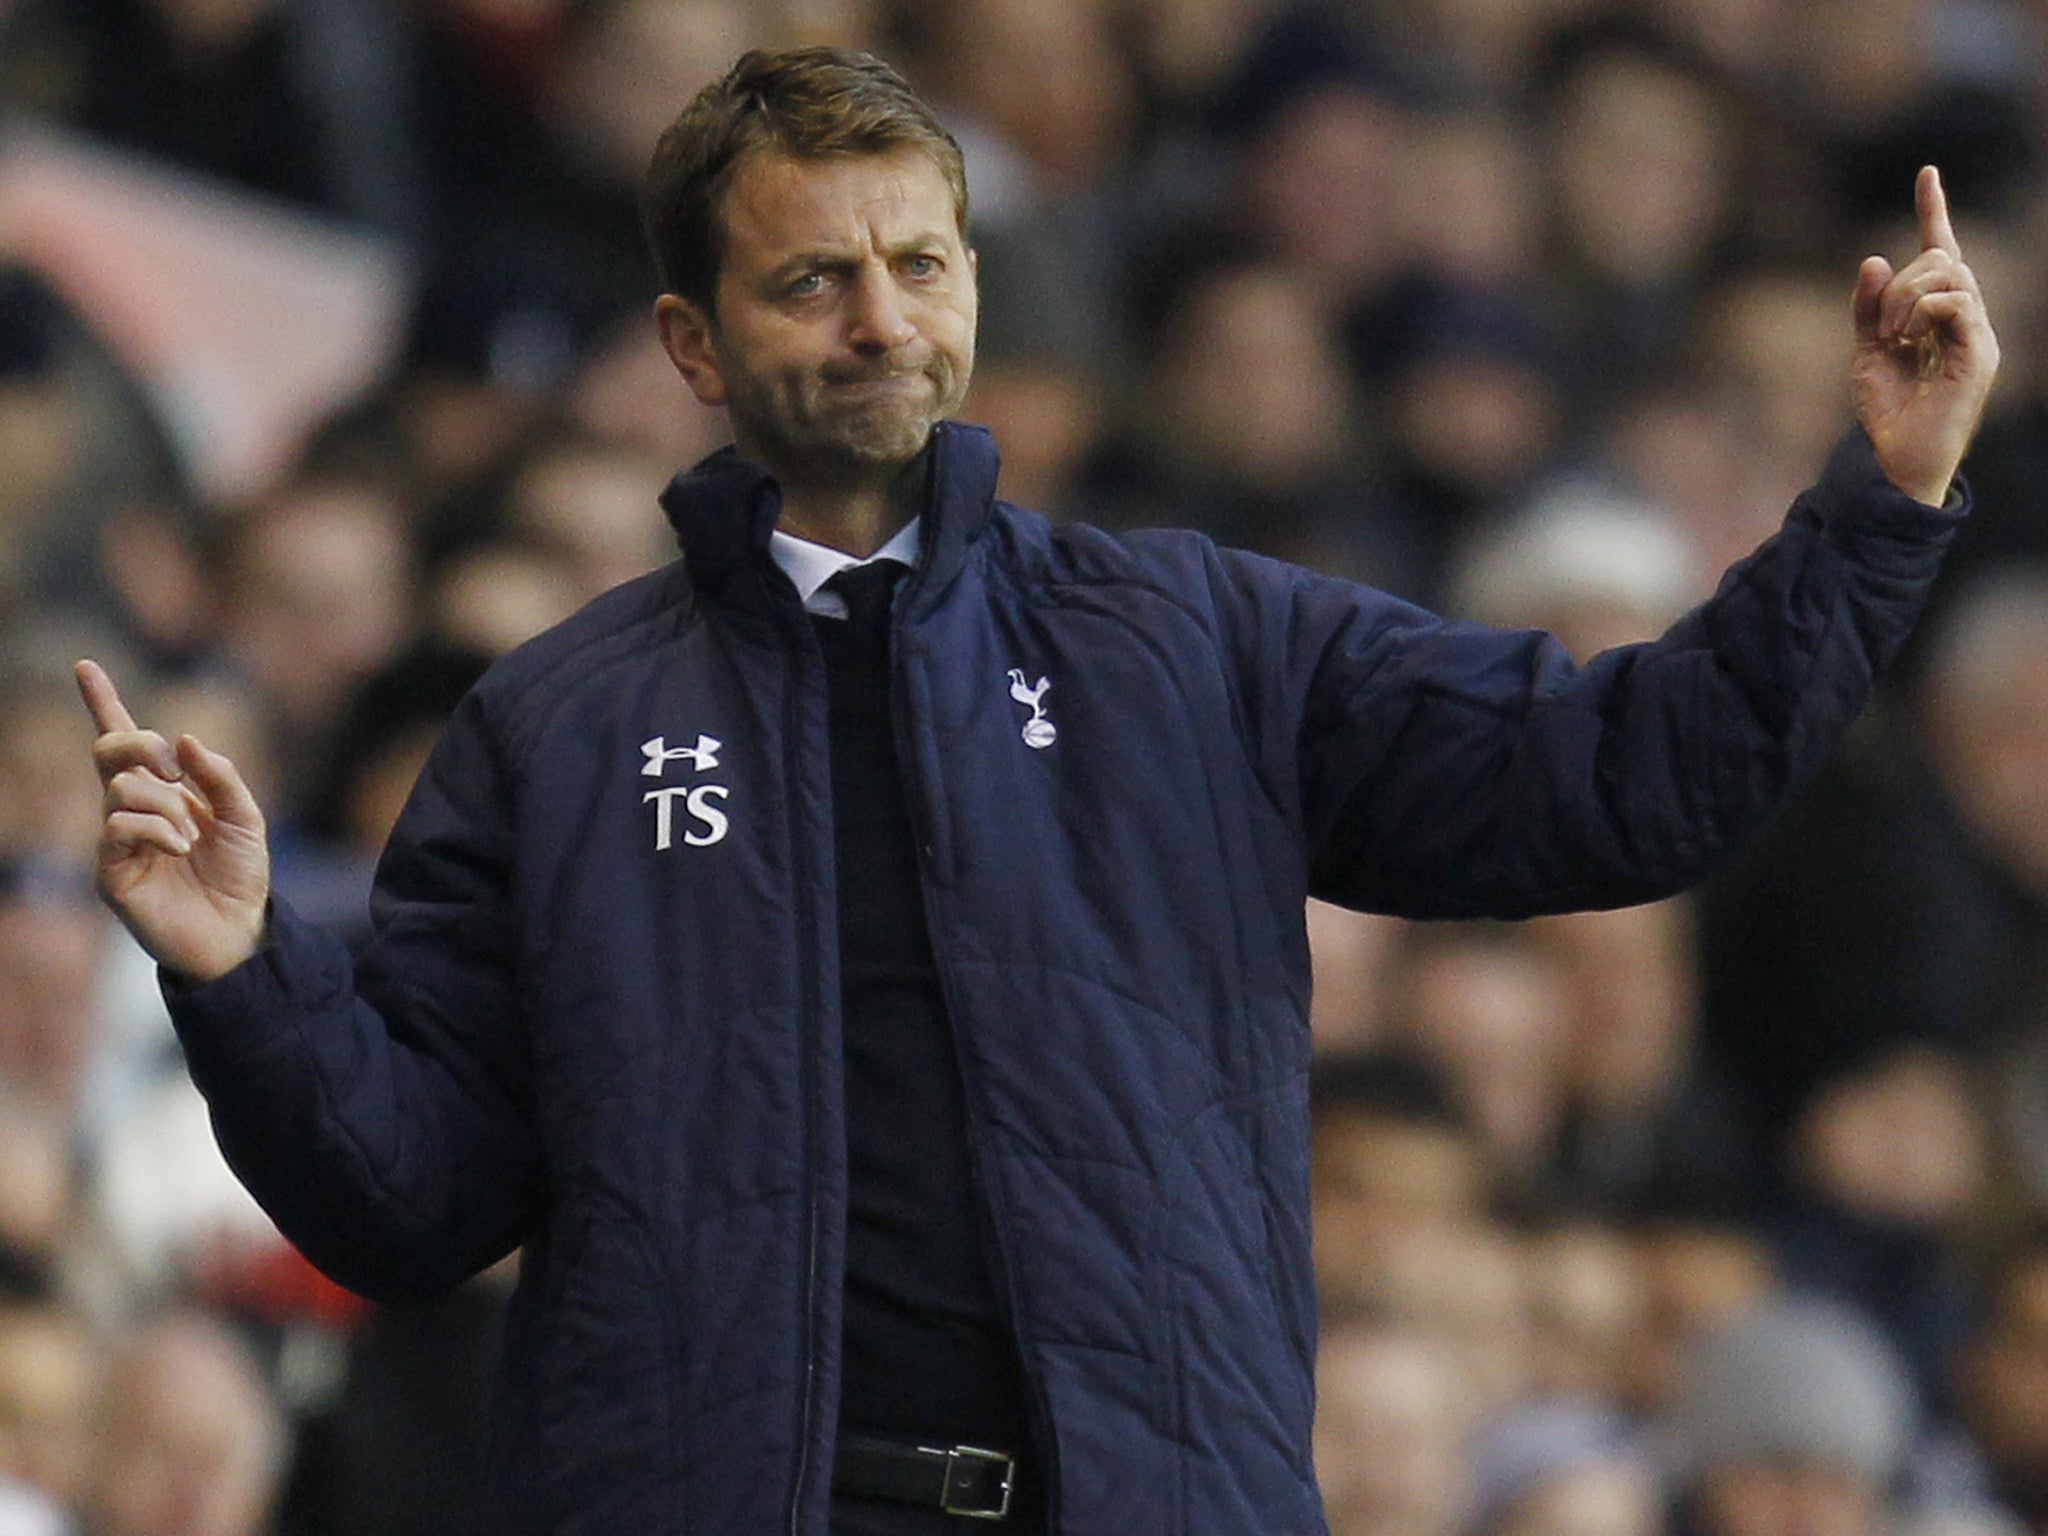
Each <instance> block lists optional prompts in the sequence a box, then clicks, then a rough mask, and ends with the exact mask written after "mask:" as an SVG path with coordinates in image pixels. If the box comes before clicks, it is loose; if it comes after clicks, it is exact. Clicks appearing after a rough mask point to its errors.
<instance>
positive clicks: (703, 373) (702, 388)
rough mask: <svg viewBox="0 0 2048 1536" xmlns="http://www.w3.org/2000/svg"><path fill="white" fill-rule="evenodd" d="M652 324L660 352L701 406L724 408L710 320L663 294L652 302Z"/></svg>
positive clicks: (684, 301)
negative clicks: (657, 338) (681, 377)
mask: <svg viewBox="0 0 2048 1536" xmlns="http://www.w3.org/2000/svg"><path fill="white" fill-rule="evenodd" d="M654 324H655V328H656V329H657V330H659V331H660V332H661V349H662V351H664V352H666V353H667V354H668V360H669V361H670V362H672V363H674V364H675V365H676V372H677V373H680V374H681V375H682V376H683V382H684V383H685V384H687V385H689V386H690V393H691V394H693V395H695V396H696V397H697V399H698V400H699V402H701V403H702V404H704V405H712V406H719V405H724V404H725V374H724V371H723V370H722V369H721V368H720V367H719V362H718V342H717V338H716V337H715V336H714V335H713V334H712V328H711V317H710V316H709V315H707V314H706V313H705V312H704V311H703V310H702V309H700V308H698V306H697V305H696V304H695V303H694V302H692V301H691V300H689V299H686V298H684V297H682V296H681V295H680V294H674V293H664V294H663V295H662V296H661V297H660V298H658V299H656V300H655V301H654Z"/></svg>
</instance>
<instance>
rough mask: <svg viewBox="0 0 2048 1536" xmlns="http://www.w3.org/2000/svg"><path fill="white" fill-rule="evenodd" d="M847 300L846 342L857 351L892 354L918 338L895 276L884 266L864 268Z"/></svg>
mask: <svg viewBox="0 0 2048 1536" xmlns="http://www.w3.org/2000/svg"><path fill="white" fill-rule="evenodd" d="M849 298H850V303H849V305H848V312H847V340H848V341H849V342H850V343H851V344H852V345H853V346H854V348H855V349H856V350H858V351H862V352H877V353H879V352H893V351H895V350H896V348H898V347H900V346H903V345H905V344H906V343H907V342H909V341H910V340H912V339H913V338H914V337H915V336H916V335H917V327H916V326H914V325H912V324H911V321H910V311H909V308H908V306H907V305H906V304H905V303H904V302H903V293H902V291H901V289H900V288H899V287H898V286H897V283H896V279H895V275H894V274H893V273H891V272H890V271H889V269H888V268H887V267H886V266H884V265H883V264H881V263H879V262H877V263H875V264H874V265H872V266H866V267H863V268H862V269H861V272H860V276H859V278H858V280H857V281H856V282H855V283H854V285H853V290H852V292H851V294H850V295H849Z"/></svg>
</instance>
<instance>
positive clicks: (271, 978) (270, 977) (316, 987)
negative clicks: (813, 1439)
mask: <svg viewBox="0 0 2048 1536" xmlns="http://www.w3.org/2000/svg"><path fill="white" fill-rule="evenodd" d="M352 972H353V965H352V964H351V962H350V960H349V955H348V950H347V948H346V946H344V945H343V944H342V942H341V940H339V939H337V938H335V937H334V936H333V935H332V934H329V933H328V932H326V931H325V930H324V929H322V928H319V927H317V926H315V925H313V924H311V923H308V922H307V921H306V920H305V919H304V918H302V917H300V916H299V915H298V914H297V913H296V912H294V911H293V910H292V908H291V907H290V905H289V904H287V903H286V902H285V901H283V900H282V899H281V898H279V897H276V896H273V897H272V898H271V902H270V909H269V912H268V914H267V917H266V919H265V922H264V925H263V943H262V945H261V946H260V947H259V948H258V949H257V951H256V953H255V954H253V955H251V956H250V957H249V958H248V959H246V960H244V961H243V962H242V963H241V964H240V965H238V966H236V967H235V968H234V969H233V970H231V971H228V972H227V973H226V974H224V975H221V976H217V977H215V978H214V979H213V980H211V981H202V982H195V981H191V980H189V979H187V978H186V977H183V976H180V975H179V974H178V973H176V972H175V971H170V970H166V969H165V968H164V967H162V966H159V967H158V968H157V985H158V988H159V989H160V990H161V991H162V993H163V997H164V1004H165V1006H166V1007H167V1008H168V1009H169V1010H170V1015H171V1024H172V1026H173V1027H174V1028H175V1029H176V1030H177V1032H178V1039H179V1041H180V1042H181V1043H182V1044H183V1045H184V1047H185V1054H186V1057H187V1059H188V1061H192V1062H193V1063H194V1066H195V1068H197V1065H198V1063H199V1062H200V1061H202V1060H208V1059H211V1060H231V1059H244V1058H247V1057H251V1056H260V1055H266V1054H268V1053H270V1052H272V1051H274V1050H276V1049H277V1048H278V1047H279V1046H280V1045H281V1044H283V1043H284V1041H285V1040H286V1039H287V1038H289V1036H290V1035H291V1034H292V1032H293V1027H294V1025H295V1024H296V1022H297V1021H298V1020H299V1019H301V1018H303V1017H304V1016H305V1015H306V1014H307V1013H308V1012H310V1011H312V1010H313V1009H314V1008H316V1007H317V1006H318V1002H319V1000H320V999H323V998H328V997H331V996H333V995H334V994H335V993H336V992H339V991H345V990H346V989H347V988H348V987H349V985H350V983H351V977H352Z"/></svg>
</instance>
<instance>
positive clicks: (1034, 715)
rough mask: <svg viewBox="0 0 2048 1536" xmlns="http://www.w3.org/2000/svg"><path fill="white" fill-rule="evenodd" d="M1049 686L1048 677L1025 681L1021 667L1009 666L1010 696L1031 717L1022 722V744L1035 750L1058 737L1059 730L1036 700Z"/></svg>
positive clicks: (1039, 749)
mask: <svg viewBox="0 0 2048 1536" xmlns="http://www.w3.org/2000/svg"><path fill="white" fill-rule="evenodd" d="M1050 687H1052V680H1051V679H1050V678H1044V677H1041V678H1040V679H1039V680H1038V681H1037V682H1036V683H1027V682H1026V681H1024V673H1023V670H1022V669H1021V668H1018V667H1012V668H1010V697H1011V698H1013V699H1015V700H1016V701H1017V702H1018V703H1019V704H1022V705H1024V706H1025V707H1027V708H1028V709H1029V710H1030V711H1031V718H1030V719H1029V720H1026V721H1025V722H1024V745H1025V746H1027V747H1030V748H1032V749H1033V750H1035V751H1044V750H1045V748H1047V747H1049V746H1051V745H1052V744H1053V743H1054V742H1056V741H1058V740H1059V739H1060V733H1059V731H1058V730H1057V729H1056V728H1055V727H1054V725H1053V723H1052V722H1051V721H1050V720H1048V719H1046V718H1045V706H1044V705H1043V704H1041V703H1039V702H1038V701H1039V700H1040V699H1042V698H1044V697H1045V692H1046V690H1047V689H1048V688H1050Z"/></svg>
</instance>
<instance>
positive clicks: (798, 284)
mask: <svg viewBox="0 0 2048 1536" xmlns="http://www.w3.org/2000/svg"><path fill="white" fill-rule="evenodd" d="M824 288H825V274H824V273H822V272H806V273H804V275H803V276H802V277H799V278H796V279H794V280H793V281H792V282H791V283H790V285H789V296H790V297H791V298H793V299H807V298H809V297H811V295H813V294H815V293H822V292H823V291H824Z"/></svg>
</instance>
